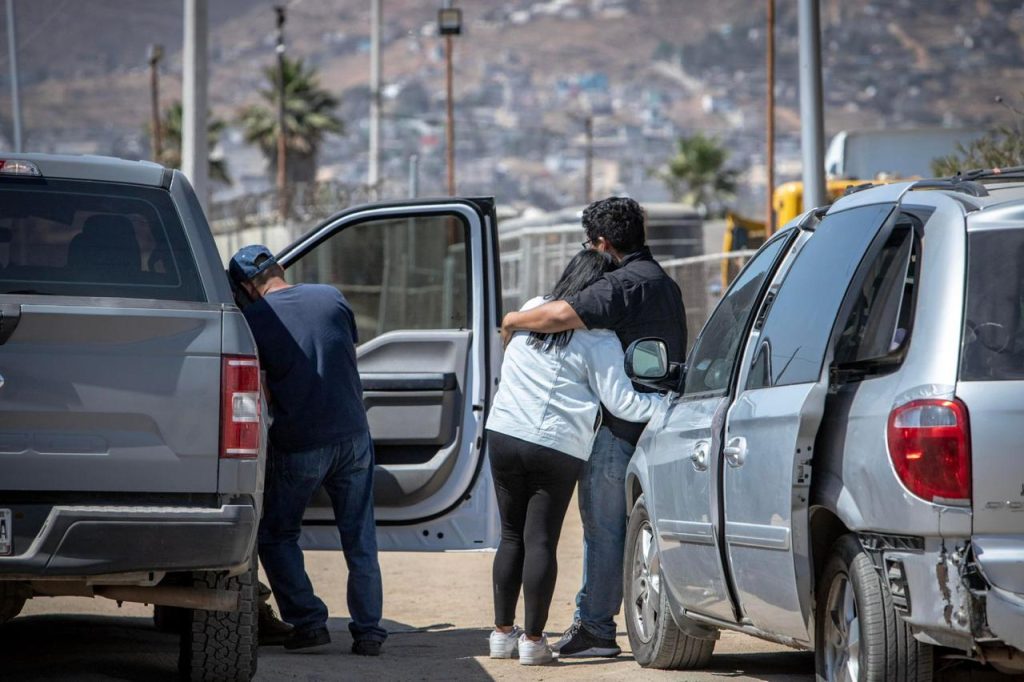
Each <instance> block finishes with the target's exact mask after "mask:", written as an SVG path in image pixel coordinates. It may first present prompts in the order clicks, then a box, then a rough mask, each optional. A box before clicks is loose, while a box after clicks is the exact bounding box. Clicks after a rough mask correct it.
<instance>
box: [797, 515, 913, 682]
mask: <svg viewBox="0 0 1024 682" xmlns="http://www.w3.org/2000/svg"><path fill="white" fill-rule="evenodd" d="M816 609H817V613H816V614H815V647H814V651H815V654H814V657H815V667H816V671H817V676H818V679H819V680H826V681H828V682H833V681H850V682H858V681H860V680H866V681H872V680H880V681H881V680H894V681H896V682H919V681H922V680H931V679H932V648H931V647H930V646H928V645H926V644H921V643H920V642H918V641H917V640H916V639H914V637H913V635H912V634H911V632H910V628H909V627H908V626H907V624H906V623H905V622H904V621H903V619H902V618H900V617H899V615H898V614H897V613H896V610H895V608H894V607H893V604H892V598H891V596H890V595H889V588H888V586H887V585H885V584H884V583H883V582H882V580H881V578H880V577H879V575H878V571H876V570H875V567H874V565H873V564H872V562H871V557H870V556H868V553H867V552H865V551H864V548H863V547H861V545H860V542H859V541H858V540H857V538H856V537H855V536H854V535H852V534H847V535H844V536H842V537H841V538H839V540H837V541H836V543H835V544H834V545H833V546H832V551H831V553H830V556H829V560H828V563H827V564H826V566H825V571H824V573H823V574H822V576H821V580H820V581H819V582H818V594H817V599H816Z"/></svg>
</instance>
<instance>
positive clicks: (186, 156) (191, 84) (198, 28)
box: [181, 0, 210, 210]
mask: <svg viewBox="0 0 1024 682" xmlns="http://www.w3.org/2000/svg"><path fill="white" fill-rule="evenodd" d="M184 47H185V49H184V51H183V55H182V83H181V89H182V107H181V109H182V111H181V118H182V121H181V169H182V171H183V172H184V173H185V175H186V176H187V177H188V179H189V180H190V181H191V182H192V188H193V189H194V190H195V192H196V197H198V199H199V203H200V205H202V207H203V209H204V210H205V209H206V203H207V199H208V198H209V197H208V196H207V192H208V189H207V188H208V186H209V166H210V150H209V140H208V139H207V125H206V115H207V107H206V97H207V71H206V68H207V67H206V64H207V11H206V0H185V46H184Z"/></svg>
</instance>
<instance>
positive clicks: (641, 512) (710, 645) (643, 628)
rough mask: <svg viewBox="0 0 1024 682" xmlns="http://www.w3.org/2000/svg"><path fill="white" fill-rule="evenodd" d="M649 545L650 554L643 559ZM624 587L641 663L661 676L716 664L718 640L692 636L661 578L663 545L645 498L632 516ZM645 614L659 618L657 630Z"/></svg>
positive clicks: (628, 625)
mask: <svg viewBox="0 0 1024 682" xmlns="http://www.w3.org/2000/svg"><path fill="white" fill-rule="evenodd" d="M645 542H646V543H647V544H648V546H649V547H650V550H649V551H647V552H646V553H645V552H643V551H640V553H639V554H638V548H640V549H641V550H642V548H643V545H644V543H645ZM645 559H646V560H645ZM652 564H654V565H653V566H652ZM652 579H653V580H652ZM622 582H623V589H622V592H623V596H624V598H623V605H624V609H623V610H624V611H625V617H626V633H627V635H628V636H629V646H630V648H631V649H632V650H633V658H634V659H636V662H637V663H639V664H640V665H641V666H642V667H644V668H655V669H658V670H692V669H694V668H701V667H704V666H706V665H707V664H708V663H709V662H710V661H711V654H712V653H713V652H714V650H715V640H713V639H698V638H697V637H692V636H690V635H688V634H686V633H685V632H683V631H682V630H681V629H680V628H679V626H678V625H677V624H676V621H675V619H674V617H673V616H672V609H671V607H670V606H669V603H668V595H667V594H666V591H665V590H666V587H665V581H664V580H663V579H662V577H661V566H660V562H659V561H658V549H657V539H656V537H655V536H654V527H653V526H652V525H651V519H650V514H648V512H647V504H646V503H645V501H644V496H643V495H640V497H639V498H638V499H637V501H636V503H635V504H634V505H633V509H632V511H631V512H630V513H629V525H628V526H627V528H626V551H625V555H624V558H623V571H622ZM647 600H651V601H647ZM645 606H646V609H645ZM645 612H646V614H648V615H653V616H654V618H653V620H654V621H655V622H654V624H653V625H652V624H650V623H646V622H645V619H644V613H645Z"/></svg>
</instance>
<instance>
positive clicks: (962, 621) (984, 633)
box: [872, 538, 1024, 653]
mask: <svg viewBox="0 0 1024 682" xmlns="http://www.w3.org/2000/svg"><path fill="white" fill-rule="evenodd" d="M1011 540H1012V542H1010V541H1011ZM872 556H873V558H874V561H875V567H876V569H878V571H879V574H880V575H881V576H882V579H883V580H884V581H886V583H887V584H888V585H889V591H890V593H891V594H892V597H893V604H894V606H895V608H896V609H897V611H898V612H900V614H901V615H902V617H903V618H904V619H905V620H906V621H907V622H908V623H909V624H910V625H911V626H912V628H913V630H914V634H915V636H917V638H918V639H920V640H921V641H923V642H926V643H928V644H934V645H937V646H945V647H951V648H954V649H960V650H962V651H964V652H967V653H971V652H976V651H978V650H979V649H980V648H982V647H990V646H993V645H999V644H1006V645H1008V646H1011V647H1014V648H1016V649H1018V650H1020V651H1022V652H1024V593H1022V592H1024V583H1022V584H1018V583H1019V582H1021V581H1024V540H1020V539H1018V538H999V539H997V541H994V540H993V538H976V539H971V538H962V539H950V538H945V539H941V538H924V539H923V540H922V541H921V542H920V546H918V547H916V548H913V549H905V548H900V549H898V550H894V549H890V548H877V549H875V550H874V551H872ZM983 559H984V560H983Z"/></svg>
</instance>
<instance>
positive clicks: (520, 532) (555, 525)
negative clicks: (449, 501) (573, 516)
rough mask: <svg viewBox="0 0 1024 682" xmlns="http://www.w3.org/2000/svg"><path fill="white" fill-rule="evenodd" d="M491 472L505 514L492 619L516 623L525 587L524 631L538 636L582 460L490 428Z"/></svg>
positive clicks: (500, 509)
mask: <svg viewBox="0 0 1024 682" xmlns="http://www.w3.org/2000/svg"><path fill="white" fill-rule="evenodd" d="M488 439H489V440H488V443H489V446H490V447H489V451H490V457H491V475H492V477H493V478H494V490H495V492H496V493H497V495H498V512H499V513H500V514H501V543H500V544H499V545H498V553H497V554H496V555H495V557H494V624H495V625H499V626H508V625H512V624H513V622H514V620H515V616H516V602H517V601H518V600H519V588H520V587H522V590H523V598H524V601H525V603H526V625H525V627H526V634H527V635H530V636H532V637H539V636H540V635H541V634H543V632H544V624H545V623H547V620H548V608H549V607H550V606H551V596H552V594H554V591H555V577H556V576H557V575H558V559H557V557H556V554H555V550H556V549H557V547H558V536H559V535H560V534H561V532H562V521H563V520H564V519H565V511H566V509H568V508H569V500H570V499H571V498H572V491H573V488H574V487H575V486H576V479H577V478H578V477H579V473H580V469H581V468H582V467H583V460H581V459H577V458H576V457H571V456H569V455H566V454H564V453H561V452H558V451H557V450H552V449H551V448H546V447H544V446H542V445H535V444H534V443H528V442H527V441H524V440H520V439H518V438H513V437H512V436H506V435H504V434H502V433H497V432H495V431H490V432H488Z"/></svg>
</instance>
